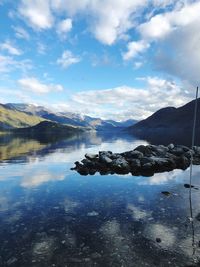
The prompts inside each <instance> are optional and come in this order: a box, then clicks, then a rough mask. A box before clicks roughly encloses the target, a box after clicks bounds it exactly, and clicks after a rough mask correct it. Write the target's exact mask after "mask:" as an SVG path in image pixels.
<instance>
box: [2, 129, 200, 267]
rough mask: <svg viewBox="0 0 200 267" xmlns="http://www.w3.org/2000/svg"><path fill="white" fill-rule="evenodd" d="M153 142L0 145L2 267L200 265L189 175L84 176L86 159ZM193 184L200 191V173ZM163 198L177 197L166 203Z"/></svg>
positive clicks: (196, 197)
mask: <svg viewBox="0 0 200 267" xmlns="http://www.w3.org/2000/svg"><path fill="white" fill-rule="evenodd" d="M139 144H147V142H146V141H142V140H136V139H134V138H133V137H127V136H125V137H113V136H112V137H110V136H97V135H96V134H90V135H88V136H80V137H79V138H71V139H69V140H63V141H60V142H57V143H53V144H51V143H48V142H46V143H40V142H39V141H36V140H22V139H17V138H16V139H12V138H3V137H1V140H0V226H1V227H0V266H1V267H4V266H11V267H53V266H54V267H55V266H56V267H71V266H73V267H76V266H78V267H79V266H81V267H82V266H83V267H84V266H86V267H90V266H104V267H106V266H113V267H118V266H121V267H122V266H123V267H129V266H130V267H132V266H138V267H140V266H199V265H198V261H199V259H200V205H199V203H200V190H195V189H193V191H192V192H193V193H192V200H193V201H192V208H193V215H194V220H193V222H191V219H190V203H189V191H188V189H187V188H184V183H188V177H189V171H188V170H186V171H184V172H183V171H181V170H175V171H172V172H169V173H162V174H156V175H154V176H152V177H141V176H139V177H133V176H131V175H126V176H120V175H112V176H111V175H110V176H100V175H95V176H87V177H84V176H80V175H79V174H77V173H76V172H74V171H70V168H71V167H72V166H73V165H74V164H73V163H74V161H76V160H81V159H82V158H83V156H84V154H85V153H86V152H98V151H99V150H112V151H113V152H122V151H125V150H130V149H133V148H134V147H136V146H137V145H139ZM193 171H194V177H193V184H194V185H196V186H200V179H199V178H200V167H199V166H194V169H193ZM162 191H169V192H171V193H172V194H171V195H170V196H169V197H167V196H165V195H163V194H162V193H161V192H162Z"/></svg>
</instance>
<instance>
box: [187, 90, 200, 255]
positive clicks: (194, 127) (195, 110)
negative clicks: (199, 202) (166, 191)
mask: <svg viewBox="0 0 200 267" xmlns="http://www.w3.org/2000/svg"><path fill="white" fill-rule="evenodd" d="M198 90H199V88H198V87H197V90H196V98H195V107H194V121H193V129H192V144H191V145H192V146H191V158H190V189H189V203H190V221H191V225H192V247H193V256H195V252H196V247H195V231H194V222H193V210H192V188H191V185H192V164H193V147H194V144H195V130H196V120H197V104H198Z"/></svg>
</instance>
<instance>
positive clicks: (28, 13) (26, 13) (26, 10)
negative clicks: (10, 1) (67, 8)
mask: <svg viewBox="0 0 200 267" xmlns="http://www.w3.org/2000/svg"><path fill="white" fill-rule="evenodd" d="M18 11H19V14H20V15H21V16H23V17H24V18H25V20H27V22H28V23H29V24H30V25H31V26H32V27H33V28H35V29H37V30H45V29H49V28H51V27H52V26H53V23H54V18H53V15H52V13H51V9H50V0H43V1H40V0H29V1H27V0H21V3H20V6H19V9H18Z"/></svg>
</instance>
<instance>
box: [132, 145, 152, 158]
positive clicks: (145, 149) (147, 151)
mask: <svg viewBox="0 0 200 267" xmlns="http://www.w3.org/2000/svg"><path fill="white" fill-rule="evenodd" d="M134 151H139V152H141V153H142V154H143V155H144V156H150V155H152V150H151V148H150V147H149V146H144V145H140V146H138V147H136V148H135V149H134Z"/></svg>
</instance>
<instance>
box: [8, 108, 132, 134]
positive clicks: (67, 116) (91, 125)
mask: <svg viewBox="0 0 200 267" xmlns="http://www.w3.org/2000/svg"><path fill="white" fill-rule="evenodd" d="M6 106H7V107H9V108H10V109H13V110H18V111H22V112H25V113H27V114H29V115H30V114H31V115H35V116H40V117H42V118H43V119H46V120H51V121H54V122H58V123H61V124H67V125H72V126H79V127H80V126H81V127H86V128H88V129H91V130H97V131H105V130H116V128H123V127H128V126H130V125H133V124H134V123H135V122H136V121H135V120H127V121H123V122H116V121H113V120H102V119H100V118H92V117H90V116H85V115H84V116H82V115H80V114H76V113H72V112H53V111H51V110H49V109H47V108H45V107H42V106H36V105H33V104H20V103H19V104H14V103H8V104H6Z"/></svg>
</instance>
